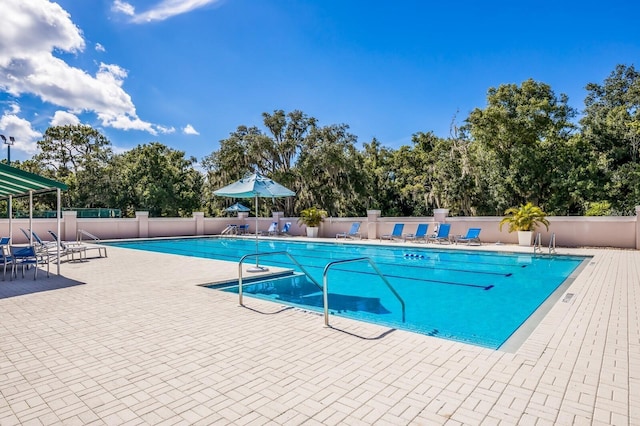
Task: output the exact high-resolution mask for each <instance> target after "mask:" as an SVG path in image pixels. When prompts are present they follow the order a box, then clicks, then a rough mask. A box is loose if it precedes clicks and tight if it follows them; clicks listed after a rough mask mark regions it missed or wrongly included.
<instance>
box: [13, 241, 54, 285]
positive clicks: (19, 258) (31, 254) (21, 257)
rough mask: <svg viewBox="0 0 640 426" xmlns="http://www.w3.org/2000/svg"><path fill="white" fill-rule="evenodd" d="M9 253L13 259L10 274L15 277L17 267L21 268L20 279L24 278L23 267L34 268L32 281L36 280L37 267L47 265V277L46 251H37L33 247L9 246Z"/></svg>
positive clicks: (47, 262) (47, 255) (47, 256)
mask: <svg viewBox="0 0 640 426" xmlns="http://www.w3.org/2000/svg"><path fill="white" fill-rule="evenodd" d="M9 251H10V253H11V258H12V259H13V267H12V271H11V274H12V275H13V276H14V277H17V274H18V272H17V269H18V266H21V267H22V278H24V267H25V266H27V267H29V266H31V265H33V266H34V268H33V269H34V272H33V279H34V280H35V279H36V278H38V266H40V265H42V266H44V265H47V277H48V276H49V263H50V262H49V254H48V253H47V252H46V251H37V250H36V248H35V247H34V246H26V247H25V246H10V248H9Z"/></svg>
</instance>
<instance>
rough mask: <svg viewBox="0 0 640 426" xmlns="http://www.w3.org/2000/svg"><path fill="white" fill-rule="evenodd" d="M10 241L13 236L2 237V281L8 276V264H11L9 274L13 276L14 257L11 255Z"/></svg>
mask: <svg viewBox="0 0 640 426" xmlns="http://www.w3.org/2000/svg"><path fill="white" fill-rule="evenodd" d="M10 241H11V238H9V237H2V239H0V250H2V253H1V254H2V256H1V257H0V262H2V281H4V280H5V279H6V278H7V265H11V269H10V270H9V276H10V277H11V278H13V257H11V252H10V251H9V242H10Z"/></svg>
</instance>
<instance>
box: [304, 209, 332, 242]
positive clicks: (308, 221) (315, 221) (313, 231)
mask: <svg viewBox="0 0 640 426" xmlns="http://www.w3.org/2000/svg"><path fill="white" fill-rule="evenodd" d="M325 217H327V212H326V211H324V210H321V209H319V208H317V207H309V208H308V209H304V210H302V211H301V212H300V218H299V219H298V223H301V224H303V225H305V226H306V227H307V237H312V238H315V237H317V236H318V228H319V226H320V223H321V222H322V221H323V220H324V218H325Z"/></svg>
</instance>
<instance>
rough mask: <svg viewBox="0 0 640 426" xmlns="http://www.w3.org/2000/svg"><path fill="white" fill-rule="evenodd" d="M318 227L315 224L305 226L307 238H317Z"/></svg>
mask: <svg viewBox="0 0 640 426" xmlns="http://www.w3.org/2000/svg"><path fill="white" fill-rule="evenodd" d="M318 229H320V228H319V227H317V226H307V237H309V238H317V237H318Z"/></svg>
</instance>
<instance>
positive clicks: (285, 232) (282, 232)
mask: <svg viewBox="0 0 640 426" xmlns="http://www.w3.org/2000/svg"><path fill="white" fill-rule="evenodd" d="M290 229H291V222H287V223H285V224H284V225H283V226H282V229H281V230H280V232H279V235H289V230H290Z"/></svg>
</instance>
